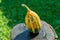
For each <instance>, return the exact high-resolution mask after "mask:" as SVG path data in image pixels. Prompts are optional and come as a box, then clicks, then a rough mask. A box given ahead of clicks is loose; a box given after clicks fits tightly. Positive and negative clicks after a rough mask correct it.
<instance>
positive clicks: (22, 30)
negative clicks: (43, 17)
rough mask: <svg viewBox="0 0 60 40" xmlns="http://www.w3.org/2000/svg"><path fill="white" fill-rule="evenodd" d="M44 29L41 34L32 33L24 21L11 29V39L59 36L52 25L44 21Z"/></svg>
mask: <svg viewBox="0 0 60 40" xmlns="http://www.w3.org/2000/svg"><path fill="white" fill-rule="evenodd" d="M42 25H43V26H42V29H41V30H40V32H39V34H32V33H30V32H29V31H28V29H27V28H26V26H25V24H24V23H20V24H18V25H16V26H14V28H13V29H12V31H11V40H57V39H58V36H57V34H56V33H55V31H54V29H53V28H52V26H51V25H49V24H47V23H46V22H44V21H42Z"/></svg>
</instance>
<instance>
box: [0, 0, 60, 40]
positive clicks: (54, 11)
mask: <svg viewBox="0 0 60 40" xmlns="http://www.w3.org/2000/svg"><path fill="white" fill-rule="evenodd" d="M22 3H24V4H26V5H27V6H28V7H30V9H31V10H33V11H35V12H36V13H37V14H38V15H39V16H40V18H41V20H44V21H46V22H47V23H49V24H50V25H52V26H53V28H54V29H55V31H56V33H57V35H58V37H59V39H58V40H60V1H59V0H28V1H27V0H0V4H1V5H0V40H10V31H11V29H12V28H13V26H14V25H16V24H19V23H22V22H24V18H25V15H26V12H27V9H25V8H24V7H22V6H21V4H22ZM17 17H18V18H17Z"/></svg>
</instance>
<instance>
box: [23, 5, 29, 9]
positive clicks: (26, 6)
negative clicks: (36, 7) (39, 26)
mask: <svg viewBox="0 0 60 40" xmlns="http://www.w3.org/2000/svg"><path fill="white" fill-rule="evenodd" d="M22 6H24V7H25V8H27V10H30V9H29V7H28V6H27V5H25V4H22Z"/></svg>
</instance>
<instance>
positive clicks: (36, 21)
mask: <svg viewBox="0 0 60 40" xmlns="http://www.w3.org/2000/svg"><path fill="white" fill-rule="evenodd" d="M22 6H24V7H26V8H27V10H28V11H27V14H26V17H25V23H26V26H27V28H28V30H29V31H30V32H32V33H38V32H39V31H40V29H41V28H42V24H41V20H40V18H39V16H38V15H37V13H35V12H33V11H32V10H30V9H29V8H28V7H27V6H26V5H25V4H22Z"/></svg>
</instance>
